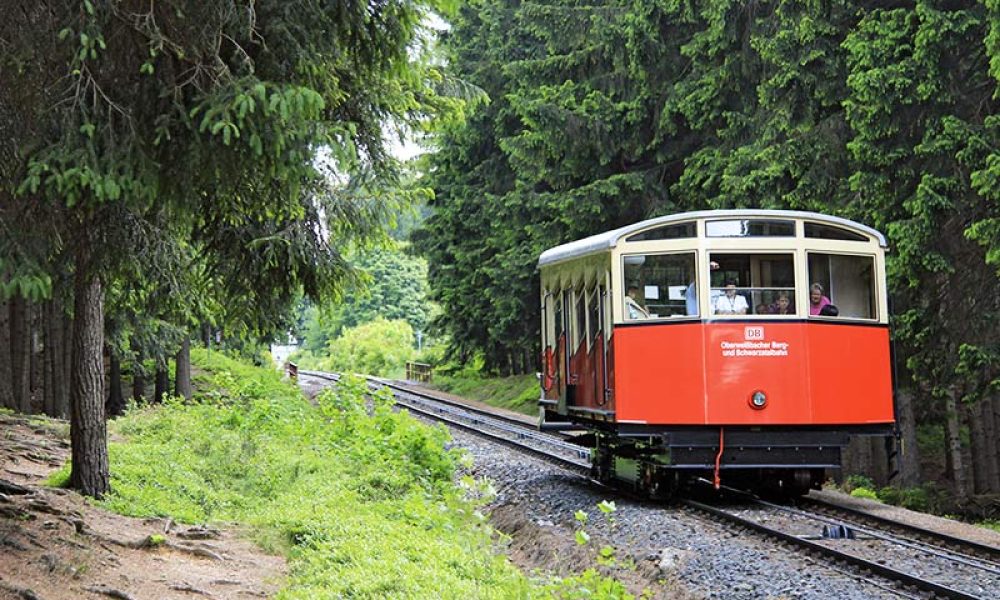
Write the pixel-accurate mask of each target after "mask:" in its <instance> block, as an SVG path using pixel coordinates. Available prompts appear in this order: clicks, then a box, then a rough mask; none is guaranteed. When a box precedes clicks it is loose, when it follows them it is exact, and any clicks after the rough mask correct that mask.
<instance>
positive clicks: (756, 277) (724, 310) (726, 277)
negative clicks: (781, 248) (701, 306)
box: [709, 253, 796, 316]
mask: <svg viewBox="0 0 1000 600" xmlns="http://www.w3.org/2000/svg"><path fill="white" fill-rule="evenodd" d="M709 259H710V261H711V262H710V264H712V265H718V267H717V268H713V269H712V271H711V281H710V286H711V290H710V291H711V296H710V298H709V310H710V313H711V314H712V315H715V316H741V315H764V316H794V315H795V314H796V312H795V258H794V256H793V255H792V254H790V253H768V254H723V253H712V254H711V256H710V257H709Z"/></svg>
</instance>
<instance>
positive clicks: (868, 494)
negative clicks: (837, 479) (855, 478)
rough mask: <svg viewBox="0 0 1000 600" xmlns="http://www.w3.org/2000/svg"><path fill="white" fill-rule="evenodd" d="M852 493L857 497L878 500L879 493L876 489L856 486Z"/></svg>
mask: <svg viewBox="0 0 1000 600" xmlns="http://www.w3.org/2000/svg"><path fill="white" fill-rule="evenodd" d="M851 495H852V496H854V497H855V498H868V499H869V500H878V494H876V493H875V490H872V489H870V488H866V487H859V488H854V489H853V490H851Z"/></svg>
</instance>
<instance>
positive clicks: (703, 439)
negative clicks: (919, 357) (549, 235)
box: [538, 210, 895, 495]
mask: <svg viewBox="0 0 1000 600" xmlns="http://www.w3.org/2000/svg"><path fill="white" fill-rule="evenodd" d="M885 247H886V243H885V238H884V236H883V235H882V234H880V233H879V232H877V231H875V230H874V229H871V228H869V227H866V226H864V225H861V224H859V223H855V222H852V221H848V220H845V219H841V218H838V217H832V216H828V215H822V214H818V213H809V212H798V211H775V210H728V211H705V212H692V213H684V214H677V215H671V216H666V217H660V218H656V219H651V220H648V221H643V222H641V223H636V224H634V225H629V226H626V227H622V228H620V229H616V230H614V231H609V232H606V233H602V234H599V235H594V236H591V237H589V238H585V239H582V240H578V241H575V242H572V243H568V244H564V245H562V246H558V247H555V248H552V249H550V250H548V251H546V252H544V253H543V254H542V255H541V257H540V258H539V261H538V264H539V268H540V270H541V302H542V314H543V323H542V348H543V349H544V350H543V373H542V377H541V379H542V397H541V408H542V419H543V424H544V423H547V425H546V426H548V427H562V426H563V424H566V423H572V424H573V425H574V426H581V425H582V426H583V427H585V428H586V429H588V430H589V434H588V435H585V436H582V437H583V438H585V439H587V440H588V443H591V444H592V445H593V460H594V470H595V474H596V475H597V476H598V477H600V478H602V479H612V478H616V479H621V480H625V481H628V482H632V483H633V484H635V485H636V486H637V487H641V488H643V489H646V490H647V491H648V492H650V493H652V494H654V495H656V494H659V495H664V494H666V493H669V492H670V491H672V490H673V489H676V488H677V487H678V486H679V485H681V484H683V483H684V482H685V481H689V480H691V479H692V478H697V477H704V478H706V479H710V480H714V482H715V484H716V485H717V486H718V485H719V482H720V480H721V481H724V482H728V483H732V484H734V485H749V486H753V487H756V488H761V487H765V488H772V489H777V490H778V491H780V492H781V493H788V494H800V493H803V492H805V491H807V490H808V489H809V488H810V487H817V486H818V485H819V484H820V483H822V481H823V480H824V478H825V470H826V469H831V468H839V466H840V455H841V451H842V449H843V448H844V447H845V446H846V445H847V443H848V441H849V440H850V437H851V436H852V435H875V436H886V437H887V438H890V437H891V436H892V435H893V433H894V430H895V419H894V404H893V383H892V366H891V365H892V361H891V356H890V344H889V326H888V303H887V299H886V298H887V296H886V286H885Z"/></svg>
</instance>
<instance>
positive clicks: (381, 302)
mask: <svg viewBox="0 0 1000 600" xmlns="http://www.w3.org/2000/svg"><path fill="white" fill-rule="evenodd" d="M351 264H352V266H353V267H355V268H356V269H358V270H359V271H360V272H361V274H362V275H363V277H364V281H361V282H359V283H358V285H357V286H356V288H355V289H352V290H349V292H348V293H347V294H346V295H345V297H344V298H343V299H341V300H340V301H339V302H338V303H336V304H334V305H331V306H327V307H324V308H323V309H320V308H317V307H315V306H313V305H309V306H308V307H307V308H306V309H305V313H304V315H303V326H302V330H301V332H300V333H301V337H302V339H303V342H302V344H303V348H304V349H305V350H307V351H309V352H311V353H313V354H314V355H316V356H321V355H323V354H325V351H326V346H327V344H328V343H329V341H330V340H332V339H335V338H337V337H338V336H340V335H341V334H342V333H343V331H344V329H346V328H351V327H357V326H358V325H362V324H365V323H369V322H371V321H374V320H375V319H376V318H379V317H381V318H383V319H387V320H390V321H393V320H404V321H406V322H407V323H409V324H410V327H411V328H412V329H413V330H414V331H420V332H422V333H426V330H427V325H428V321H429V320H430V313H431V305H430V303H429V301H428V299H427V263H426V261H424V260H423V259H421V258H416V257H413V256H410V255H408V254H406V253H405V247H403V246H401V247H398V248H397V247H393V248H381V249H373V250H367V251H363V252H360V253H359V254H358V256H357V257H356V258H355V259H353V260H352V261H351Z"/></svg>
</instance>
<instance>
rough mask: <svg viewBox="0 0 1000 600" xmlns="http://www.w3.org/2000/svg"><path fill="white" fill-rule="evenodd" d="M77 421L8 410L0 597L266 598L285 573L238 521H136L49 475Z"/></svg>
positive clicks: (1, 466) (1, 456)
mask: <svg viewBox="0 0 1000 600" xmlns="http://www.w3.org/2000/svg"><path fill="white" fill-rule="evenodd" d="M68 437H69V425H68V424H67V423H65V422H61V421H55V420H51V419H43V418H35V417H20V416H13V415H6V414H0V600H15V599H17V600H35V599H50V598H66V599H70V598H72V599H76V598H101V597H104V598H119V599H129V598H134V599H136V600H139V599H146V598H150V599H152V598H156V599H160V598H165V599H166V598H178V599H181V598H183V599H190V598H233V599H236V598H255V597H256V598H263V597H268V596H271V595H273V594H274V593H275V592H276V591H277V589H278V587H279V586H280V583H281V581H282V579H283V577H284V572H285V564H284V560H283V559H282V558H281V557H277V556H271V555H267V554H264V553H263V552H261V550H260V549H259V548H257V547H255V546H254V545H253V544H251V543H250V542H248V541H246V540H245V539H244V536H242V535H241V532H239V531H237V530H235V529H232V528H218V529H216V528H204V527H187V526H182V525H178V524H176V523H173V522H172V521H170V520H166V519H133V518H128V517H122V516H119V515H115V514H112V513H110V512H108V511H106V510H103V509H101V508H98V507H95V506H93V505H92V504H91V503H90V502H88V500H87V499H86V498H84V497H82V496H80V495H79V494H77V493H75V492H71V491H68V490H62V489H53V488H48V487H45V486H43V485H42V482H43V481H44V480H45V478H46V477H48V476H49V475H50V474H51V473H52V472H53V471H55V470H56V469H57V468H59V467H60V466H62V464H63V463H64V462H65V461H66V460H67V458H68V456H69V441H68Z"/></svg>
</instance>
